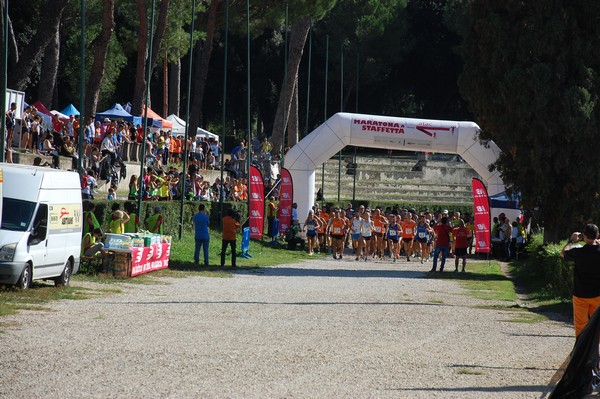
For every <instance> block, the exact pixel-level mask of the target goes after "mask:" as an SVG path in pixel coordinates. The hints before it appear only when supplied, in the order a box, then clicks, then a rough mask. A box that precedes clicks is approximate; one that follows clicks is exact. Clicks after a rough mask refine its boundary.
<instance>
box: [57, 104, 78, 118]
mask: <svg viewBox="0 0 600 399" xmlns="http://www.w3.org/2000/svg"><path fill="white" fill-rule="evenodd" d="M60 113H61V114H64V115H67V116H70V115H74V116H77V115H80V113H79V111H77V108H75V106H74V105H73V104H69V105H67V107H66V108H65V109H63V110H62V111H60Z"/></svg>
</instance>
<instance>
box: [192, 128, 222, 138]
mask: <svg viewBox="0 0 600 399" xmlns="http://www.w3.org/2000/svg"><path fill="white" fill-rule="evenodd" d="M196 137H206V138H207V139H214V140H215V141H219V136H218V135H216V134H214V133H211V132H209V131H208V130H204V129H202V128H200V127H199V128H198V130H196Z"/></svg>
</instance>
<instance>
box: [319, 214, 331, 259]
mask: <svg viewBox="0 0 600 399" xmlns="http://www.w3.org/2000/svg"><path fill="white" fill-rule="evenodd" d="M319 218H320V219H321V221H322V222H323V224H322V227H321V228H320V229H319V230H317V232H318V233H319V250H318V251H317V253H321V251H323V252H325V251H327V248H328V247H329V242H328V241H329V240H328V237H327V225H328V224H329V219H330V218H331V216H330V215H329V213H327V212H326V210H325V208H321V210H320V211H319Z"/></svg>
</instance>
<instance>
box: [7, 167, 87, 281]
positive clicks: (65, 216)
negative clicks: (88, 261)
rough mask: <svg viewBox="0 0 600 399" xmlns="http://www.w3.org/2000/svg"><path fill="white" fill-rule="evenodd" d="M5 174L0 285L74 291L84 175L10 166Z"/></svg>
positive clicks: (79, 242) (77, 263)
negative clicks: (44, 282) (45, 282)
mask: <svg viewBox="0 0 600 399" xmlns="http://www.w3.org/2000/svg"><path fill="white" fill-rule="evenodd" d="M0 172H1V174H0V190H1V195H0V198H1V202H0V208H1V209H0V215H1V219H0V284H9V285H13V284H16V285H17V286H18V287H19V288H23V289H25V288H29V286H30V285H31V282H32V281H33V280H37V279H52V280H54V282H55V283H56V285H57V286H62V285H68V284H69V281H70V279H71V275H72V274H75V273H77V271H78V270H79V255H80V253H81V228H82V224H83V219H82V216H83V214H82V207H81V185H80V180H79V175H78V174H77V173H75V172H67V171H63V170H57V169H49V168H44V167H35V166H25V165H16V164H6V163H0Z"/></svg>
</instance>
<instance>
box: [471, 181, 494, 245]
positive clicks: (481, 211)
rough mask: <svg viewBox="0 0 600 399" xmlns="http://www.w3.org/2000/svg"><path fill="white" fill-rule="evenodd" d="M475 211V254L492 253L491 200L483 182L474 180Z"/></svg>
mask: <svg viewBox="0 0 600 399" xmlns="http://www.w3.org/2000/svg"><path fill="white" fill-rule="evenodd" d="M472 188H473V211H474V214H475V220H474V225H475V252H480V253H490V250H491V231H492V229H491V223H492V221H491V219H490V198H489V197H488V193H487V189H486V188H485V185H484V184H483V182H482V181H481V180H479V179H475V178H474V179H473V180H472Z"/></svg>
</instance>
